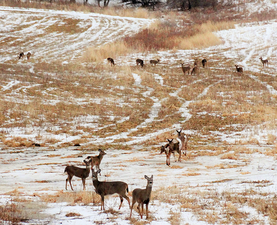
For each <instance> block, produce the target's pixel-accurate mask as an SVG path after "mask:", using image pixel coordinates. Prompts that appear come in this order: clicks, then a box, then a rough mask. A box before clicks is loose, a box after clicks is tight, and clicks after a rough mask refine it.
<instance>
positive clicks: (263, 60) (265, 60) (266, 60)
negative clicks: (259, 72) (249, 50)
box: [260, 57, 268, 67]
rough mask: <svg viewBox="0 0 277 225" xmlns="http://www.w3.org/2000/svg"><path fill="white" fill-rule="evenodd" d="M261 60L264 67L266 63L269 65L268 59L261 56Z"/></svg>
mask: <svg viewBox="0 0 277 225" xmlns="http://www.w3.org/2000/svg"><path fill="white" fill-rule="evenodd" d="M260 60H261V62H262V64H263V67H264V66H265V65H266V66H268V59H263V58H262V57H260Z"/></svg>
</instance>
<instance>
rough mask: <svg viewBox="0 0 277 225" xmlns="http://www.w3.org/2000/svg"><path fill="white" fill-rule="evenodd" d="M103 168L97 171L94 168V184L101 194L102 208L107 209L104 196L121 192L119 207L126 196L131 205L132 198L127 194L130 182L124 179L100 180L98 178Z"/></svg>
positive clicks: (96, 190) (97, 191)
mask: <svg viewBox="0 0 277 225" xmlns="http://www.w3.org/2000/svg"><path fill="white" fill-rule="evenodd" d="M100 172H101V170H100V169H99V170H97V171H96V172H95V171H94V170H92V182H93V186H94V187H95V192H96V193H97V194H99V195H100V196H101V210H102V209H103V210H105V207H104V198H105V195H112V194H119V198H120V205H119V209H120V208H121V205H122V202H123V198H125V199H126V200H127V201H128V203H129V207H130V200H129V197H128V196H127V195H126V193H128V191H129V190H128V184H126V183H125V182H122V181H110V182H108V181H103V182H102V181H99V180H98V173H100Z"/></svg>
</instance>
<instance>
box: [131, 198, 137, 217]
mask: <svg viewBox="0 0 277 225" xmlns="http://www.w3.org/2000/svg"><path fill="white" fill-rule="evenodd" d="M135 203H136V202H135V201H134V200H133V201H132V205H131V206H130V208H131V212H130V218H131V216H132V210H133V207H134V204H135Z"/></svg>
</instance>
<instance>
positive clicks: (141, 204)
mask: <svg viewBox="0 0 277 225" xmlns="http://www.w3.org/2000/svg"><path fill="white" fill-rule="evenodd" d="M142 216H143V203H141V215H140V218H141V219H142Z"/></svg>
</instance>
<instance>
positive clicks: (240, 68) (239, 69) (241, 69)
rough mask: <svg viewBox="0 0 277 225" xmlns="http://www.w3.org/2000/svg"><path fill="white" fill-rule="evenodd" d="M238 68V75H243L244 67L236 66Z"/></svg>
mask: <svg viewBox="0 0 277 225" xmlns="http://www.w3.org/2000/svg"><path fill="white" fill-rule="evenodd" d="M235 67H236V70H237V72H238V73H243V68H242V67H239V66H238V65H235Z"/></svg>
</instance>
